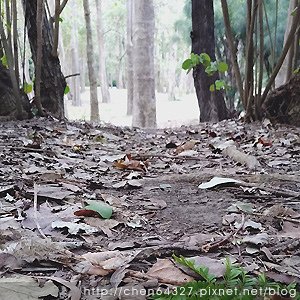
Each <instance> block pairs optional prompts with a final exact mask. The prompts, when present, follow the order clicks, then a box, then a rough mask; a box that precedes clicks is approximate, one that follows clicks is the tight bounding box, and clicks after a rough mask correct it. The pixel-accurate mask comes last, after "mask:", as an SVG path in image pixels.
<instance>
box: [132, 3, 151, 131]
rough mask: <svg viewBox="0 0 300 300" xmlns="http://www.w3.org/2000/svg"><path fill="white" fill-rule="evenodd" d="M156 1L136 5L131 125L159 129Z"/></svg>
mask: <svg viewBox="0 0 300 300" xmlns="http://www.w3.org/2000/svg"><path fill="white" fill-rule="evenodd" d="M154 26H155V21H154V7H153V0H140V1H134V26H133V28H134V34H133V81H134V85H133V119H132V125H133V126H138V127H156V99H155V78H154V76H155V73H154Z"/></svg>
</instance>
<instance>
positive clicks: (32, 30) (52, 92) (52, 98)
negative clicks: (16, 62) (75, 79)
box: [23, 0, 66, 119]
mask: <svg viewBox="0 0 300 300" xmlns="http://www.w3.org/2000/svg"><path fill="white" fill-rule="evenodd" d="M23 7H24V12H25V18H26V19H27V30H28V39H29V43H30V48H31V53H32V56H33V61H34V62H35V64H36V59H37V53H36V49H37V27H36V15H37V1H36V0H23ZM52 47H53V32H52V30H51V26H50V23H49V20H48V19H47V17H46V14H45V13H44V18H43V40H42V64H41V65H42V68H41V69H42V71H41V102H42V105H43V108H45V109H46V110H47V111H48V112H50V113H51V114H52V115H53V116H54V117H56V118H58V119H62V118H64V91H65V87H66V80H65V77H64V75H63V74H62V72H61V66H60V62H59V58H58V57H54V56H53V55H52Z"/></svg>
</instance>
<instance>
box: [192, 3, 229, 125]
mask: <svg viewBox="0 0 300 300" xmlns="http://www.w3.org/2000/svg"><path fill="white" fill-rule="evenodd" d="M191 37H192V52H193V53H195V54H201V53H207V54H208V55H209V56H210V58H211V60H213V61H215V34H214V8H213V0H201V1H200V0H192V33H191ZM193 76H194V84H195V89H196V93H197V98H198V104H199V109H200V122H208V121H220V120H223V119H225V118H226V117H227V109H226V105H225V102H224V98H223V96H222V94H221V92H220V91H214V92H211V91H210V86H211V85H212V84H214V83H215V81H216V80H218V74H217V73H214V74H213V75H212V76H208V74H207V73H206V72H205V69H204V68H203V66H202V65H198V66H197V67H196V68H194V71H193Z"/></svg>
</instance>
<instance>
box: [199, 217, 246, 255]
mask: <svg viewBox="0 0 300 300" xmlns="http://www.w3.org/2000/svg"><path fill="white" fill-rule="evenodd" d="M244 225H245V215H244V214H242V222H241V225H240V226H239V227H238V228H237V229H236V230H235V231H232V232H231V233H230V234H228V235H227V236H225V237H224V238H223V239H222V240H220V241H216V242H211V243H208V244H206V245H203V246H202V247H201V249H202V251H204V252H209V251H211V250H214V249H216V248H218V247H220V246H223V245H225V244H226V243H227V242H229V241H230V239H231V238H232V237H236V235H237V234H238V233H239V232H240V231H241V230H242V229H243V228H244Z"/></svg>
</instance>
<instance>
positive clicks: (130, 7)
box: [126, 0, 133, 116]
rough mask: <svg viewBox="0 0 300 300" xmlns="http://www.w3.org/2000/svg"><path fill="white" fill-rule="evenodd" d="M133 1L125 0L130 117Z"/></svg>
mask: <svg viewBox="0 0 300 300" xmlns="http://www.w3.org/2000/svg"><path fill="white" fill-rule="evenodd" d="M132 26H133V0H127V44H126V51H127V85H126V87H127V115H128V116H131V115H132V105H133V53H132V47H133V45H132V39H133V31H132Z"/></svg>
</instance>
